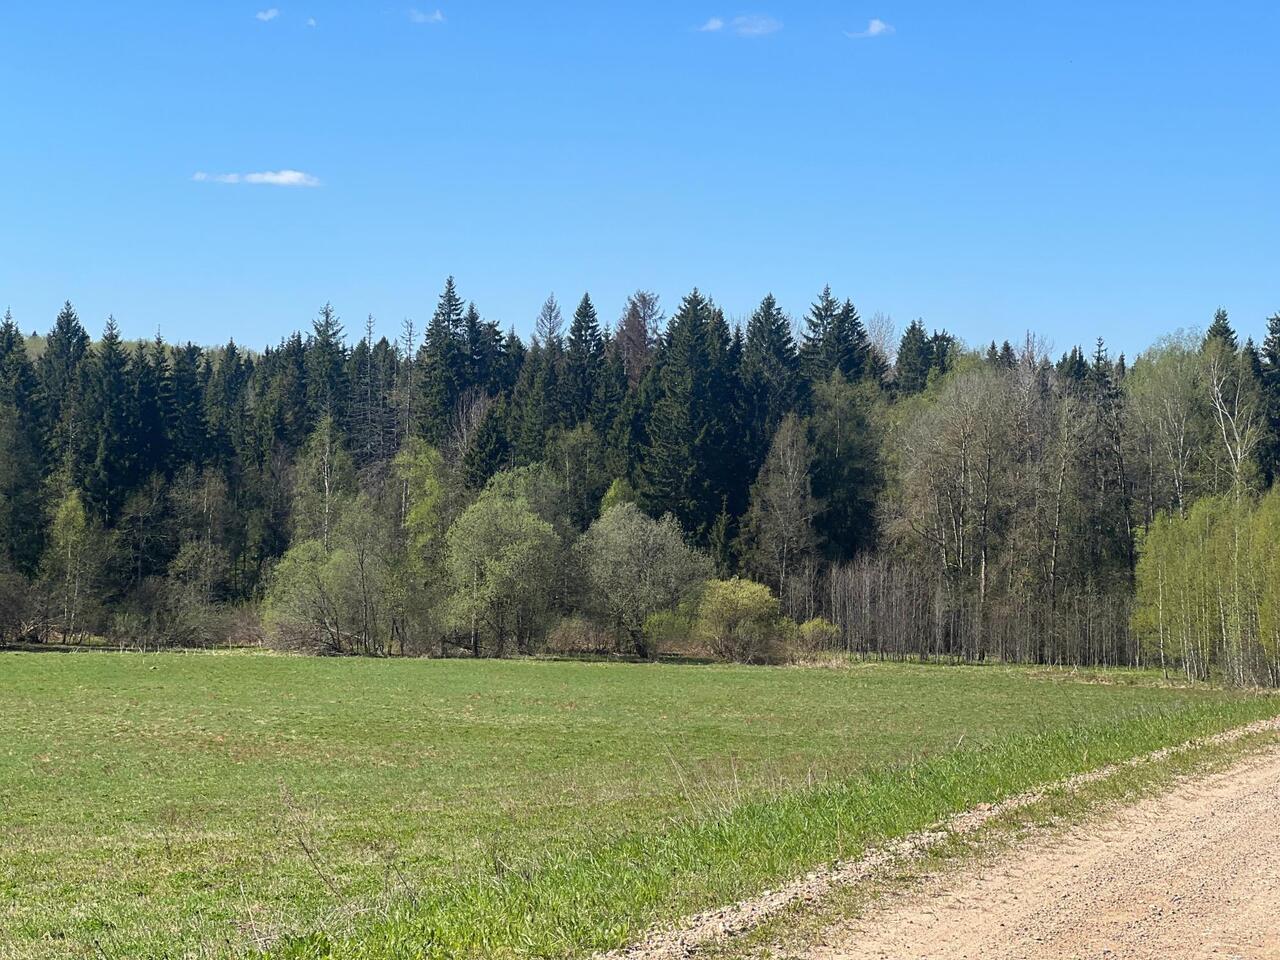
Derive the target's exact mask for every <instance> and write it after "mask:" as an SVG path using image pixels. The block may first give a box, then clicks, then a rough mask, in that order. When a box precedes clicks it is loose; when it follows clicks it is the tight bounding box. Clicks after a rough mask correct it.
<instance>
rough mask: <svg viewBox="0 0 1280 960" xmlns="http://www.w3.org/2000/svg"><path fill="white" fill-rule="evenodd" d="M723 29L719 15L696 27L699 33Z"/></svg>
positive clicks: (722, 22)
mask: <svg viewBox="0 0 1280 960" xmlns="http://www.w3.org/2000/svg"><path fill="white" fill-rule="evenodd" d="M723 29H724V21H723V20H721V19H720V18H719V17H712V18H711V19H710V20H708V21H707V22H706V23H704V24H703V25H702V26H700V27H699V28H698V31H699V32H700V33H715V32H716V31H717V30H723Z"/></svg>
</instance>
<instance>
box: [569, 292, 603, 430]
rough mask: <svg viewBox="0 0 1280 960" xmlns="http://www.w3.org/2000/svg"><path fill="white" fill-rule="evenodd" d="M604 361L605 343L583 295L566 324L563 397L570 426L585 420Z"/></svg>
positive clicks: (590, 305)
mask: <svg viewBox="0 0 1280 960" xmlns="http://www.w3.org/2000/svg"><path fill="white" fill-rule="evenodd" d="M603 360H604V341H603V339H602V338H601V336H600V320H599V317H597V316H596V308H595V306H594V305H593V304H592V303H591V296H590V294H586V293H584V294H583V295H582V301H581V302H580V303H579V304H578V309H577V310H575V311H574V312H573V322H572V323H571V324H570V325H569V343H568V350H567V351H566V356H565V381H566V382H565V394H566V398H567V405H568V414H569V425H570V426H572V425H576V424H578V423H580V422H582V421H583V420H585V419H587V418H588V416H589V415H590V413H591V405H592V400H593V399H594V397H595V394H596V381H597V379H598V378H599V376H600V367H601V364H602V363H603Z"/></svg>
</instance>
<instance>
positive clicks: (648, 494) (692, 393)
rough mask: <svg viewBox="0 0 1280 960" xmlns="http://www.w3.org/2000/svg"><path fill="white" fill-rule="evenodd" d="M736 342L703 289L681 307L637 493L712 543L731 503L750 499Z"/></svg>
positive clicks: (660, 366) (665, 353)
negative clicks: (733, 362)
mask: <svg viewBox="0 0 1280 960" xmlns="http://www.w3.org/2000/svg"><path fill="white" fill-rule="evenodd" d="M730 343H731V336H730V333H729V330H728V325H727V324H726V323H725V322H724V316H723V314H722V313H720V311H719V310H717V309H716V307H715V306H714V304H712V303H711V302H710V301H709V300H707V299H706V298H705V297H704V296H703V295H702V294H701V293H700V292H699V291H698V290H696V289H695V290H694V291H693V292H692V293H690V294H689V295H688V296H686V297H685V298H684V300H683V301H682V302H681V304H680V309H679V310H678V311H676V315H675V316H674V317H673V318H672V320H671V324H670V326H669V327H668V329H667V334H666V340H665V343H664V345H663V348H662V353H661V356H660V358H659V360H658V362H657V364H656V366H655V369H654V385H653V389H654V400H653V412H652V415H651V416H650V417H649V422H648V425H647V430H646V437H645V440H644V446H643V450H642V452H641V456H640V462H639V469H638V471H637V480H638V483H637V492H638V494H639V495H640V499H641V502H642V504H643V505H644V506H645V508H646V509H647V510H648V511H649V512H650V513H651V514H653V515H655V516H660V515H661V514H663V513H667V512H670V513H673V514H674V515H675V516H676V518H677V519H678V520H679V521H680V522H681V524H682V525H683V526H684V528H685V529H686V530H688V531H690V532H691V533H692V534H693V535H694V536H695V537H696V538H697V539H699V540H700V541H703V542H705V541H706V539H707V537H708V536H709V533H710V530H711V528H712V526H713V525H714V523H715V519H716V516H717V515H718V514H719V512H720V510H721V506H722V503H723V501H724V499H725V498H726V497H730V498H731V500H730V509H731V510H732V509H733V507H734V504H733V502H732V501H733V499H739V500H741V499H745V484H743V482H742V476H743V474H744V472H745V471H744V470H743V468H742V463H741V459H740V456H739V455H738V454H737V453H736V452H735V451H737V450H739V449H740V444H739V443H738V436H737V431H736V423H735V415H736V411H735V410H734V390H733V387H732V381H733V378H734V371H733V369H732V367H731V366H730V363H729V359H730V355H729V346H730ZM740 490H741V492H740Z"/></svg>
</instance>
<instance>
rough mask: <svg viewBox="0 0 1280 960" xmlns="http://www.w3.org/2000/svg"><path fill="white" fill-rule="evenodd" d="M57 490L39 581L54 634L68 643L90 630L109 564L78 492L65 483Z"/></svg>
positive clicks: (105, 544) (98, 529)
mask: <svg viewBox="0 0 1280 960" xmlns="http://www.w3.org/2000/svg"><path fill="white" fill-rule="evenodd" d="M63 488H64V493H63V494H62V495H61V497H59V498H58V500H57V501H56V502H55V503H54V505H53V513H52V516H51V517H50V522H49V534H48V538H47V542H46V547H45V553H44V560H43V562H42V565H41V580H42V582H43V584H44V587H45V590H46V593H47V595H48V598H49V601H50V610H49V613H50V617H49V620H50V622H51V623H52V624H53V628H54V630H55V632H56V634H57V636H58V637H59V639H61V640H63V641H71V642H74V641H78V640H80V639H82V638H83V637H84V636H85V634H87V633H88V632H89V631H90V630H91V629H92V627H93V619H92V618H93V615H94V613H95V610H96V607H97V606H98V604H99V603H100V602H101V600H102V597H101V595H100V592H99V589H100V580H101V577H102V574H103V570H104V568H105V567H106V565H107V563H108V561H109V556H110V554H109V550H110V542H109V539H108V537H107V535H106V533H105V532H104V531H103V529H102V526H101V524H99V523H98V522H97V520H96V519H94V518H93V517H92V516H91V515H90V513H89V511H88V510H87V509H86V508H85V504H84V500H83V499H82V498H81V496H80V492H79V490H77V489H76V488H75V487H74V486H70V485H68V484H65V483H64V484H63Z"/></svg>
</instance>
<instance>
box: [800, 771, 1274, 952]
mask: <svg viewBox="0 0 1280 960" xmlns="http://www.w3.org/2000/svg"><path fill="white" fill-rule="evenodd" d="M822 940H823V942H822V944H821V945H820V946H817V947H812V948H807V949H805V950H800V951H796V952H789V953H781V954H779V956H786V957H803V958H805V960H872V958H874V960H885V958H892V960H961V958H965V960H976V958H982V960H1015V958H1016V960H1050V958H1053V960H1066V958H1100V960H1101V958H1114V960H1121V958H1124V960H1130V958H1134V960H1148V958H1150V960H1199V958H1208V957H1212V958H1217V960H1225V958H1231V957H1249V958H1255V957H1266V958H1280V748H1272V749H1269V750H1268V751H1266V752H1264V753H1261V754H1257V755H1254V756H1252V757H1250V758H1249V759H1247V760H1245V761H1244V762H1242V763H1241V764H1240V765H1239V766H1236V767H1234V768H1232V769H1231V770H1228V771H1225V772H1223V773H1219V774H1216V775H1213V776H1210V777H1208V778H1206V779H1204V780H1201V781H1198V782H1194V783H1191V784H1185V785H1183V786H1180V787H1179V788H1177V789H1176V790H1174V791H1173V792H1172V793H1170V794H1167V795H1164V796H1161V797H1157V798H1153V799H1149V800H1145V801H1142V802H1140V803H1139V804H1137V805H1135V806H1133V807H1131V808H1129V809H1128V810H1126V811H1124V812H1123V813H1121V814H1119V815H1118V816H1117V817H1115V818H1114V819H1111V820H1108V821H1107V822H1105V823H1104V824H1103V825H1101V826H1099V825H1097V824H1095V825H1093V826H1092V827H1085V828H1083V829H1082V830H1081V831H1080V832H1078V833H1077V834H1075V835H1069V836H1067V837H1058V838H1056V839H1054V840H1052V841H1049V840H1042V841H1038V842H1034V843H1032V844H1031V845H1030V846H1029V847H1025V848H1022V849H1019V850H1016V851H1015V852H1012V853H1007V854H1004V855H1002V856H1000V857H999V858H998V859H996V860H994V861H991V862H988V863H986V864H983V865H981V866H975V867H971V868H967V869H965V870H962V871H960V872H958V873H956V874H955V875H952V876H947V877H942V878H938V879H935V880H932V881H929V882H927V883H925V884H924V885H923V886H922V887H921V888H919V889H917V890H916V891H915V892H913V893H912V894H910V895H909V896H908V897H907V898H906V899H905V900H903V899H901V898H899V899H898V900H896V901H895V902H891V903H888V904H885V905H884V906H882V907H881V908H879V909H876V910H874V911H872V912H871V913H870V914H868V915H867V916H864V917H862V918H860V919H859V920H858V921H856V922H851V923H848V924H844V925H841V926H838V927H835V928H831V929H829V930H828V931H826V934H825V935H824V937H823V938H822Z"/></svg>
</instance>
